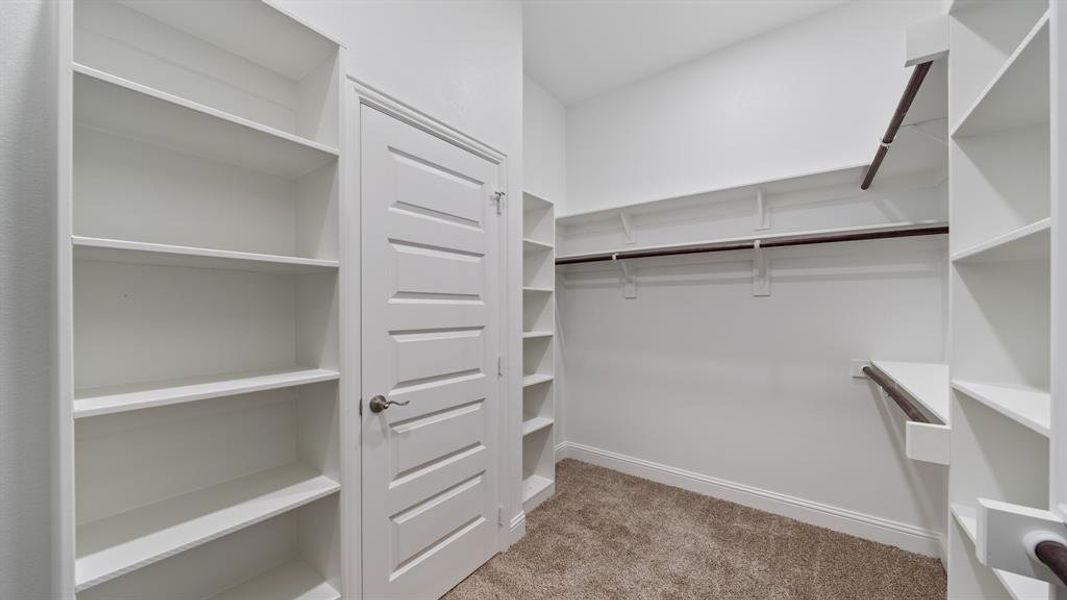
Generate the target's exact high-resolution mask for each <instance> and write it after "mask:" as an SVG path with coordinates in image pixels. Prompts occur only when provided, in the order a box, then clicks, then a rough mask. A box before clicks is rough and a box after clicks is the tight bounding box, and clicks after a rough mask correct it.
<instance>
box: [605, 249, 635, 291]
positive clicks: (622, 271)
mask: <svg viewBox="0 0 1067 600" xmlns="http://www.w3.org/2000/svg"><path fill="white" fill-rule="evenodd" d="M618 256H619V255H618V254H617V253H616V254H615V255H613V256H612V257H611V260H612V261H613V262H614V263H615V264H617V265H619V280H620V283H621V284H622V297H623V298H626V299H628V300H633V299H634V298H637V267H635V266H633V265H631V264H630V263H628V262H626V261H625V260H619V259H618Z"/></svg>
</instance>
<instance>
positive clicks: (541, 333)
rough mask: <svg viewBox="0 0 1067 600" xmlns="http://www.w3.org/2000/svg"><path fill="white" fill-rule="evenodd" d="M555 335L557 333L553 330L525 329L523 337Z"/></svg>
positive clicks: (535, 337) (534, 337) (533, 337)
mask: <svg viewBox="0 0 1067 600" xmlns="http://www.w3.org/2000/svg"><path fill="white" fill-rule="evenodd" d="M553 335H555V334H554V333H553V332H551V331H524V332H522V339H524V340H530V339H537V338H549V337H552V336H553Z"/></svg>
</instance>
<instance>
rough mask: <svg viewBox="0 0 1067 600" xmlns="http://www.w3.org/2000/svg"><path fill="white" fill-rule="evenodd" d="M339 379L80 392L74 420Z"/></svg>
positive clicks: (243, 376) (262, 378) (301, 372)
mask: <svg viewBox="0 0 1067 600" xmlns="http://www.w3.org/2000/svg"><path fill="white" fill-rule="evenodd" d="M339 377H340V373H338V372H337V371H331V370H328V369H285V370H277V371H266V372H256V373H239V374H227V375H219V376H214V377H197V378H190V379H182V380H176V381H168V382H152V383H140V384H132V385H123V386H114V387H107V388H94V389H86V390H79V391H77V392H75V396H74V418H75V419H81V418H85V417H95V416H99V415H108V414H113V413H119V412H126V411H131V410H141V409H145V408H153V407H156V406H167V405H170V404H181V403H184V402H196V401H199V400H206V399H209V398H221V397H225V396H234V395H237V394H248V393H252V392H261V391H264V390H274V389H278V388H286V387H293V386H298V385H307V384H311V383H318V382H322V381H334V380H336V379H338V378H339Z"/></svg>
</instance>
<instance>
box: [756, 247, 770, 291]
mask: <svg viewBox="0 0 1067 600" xmlns="http://www.w3.org/2000/svg"><path fill="white" fill-rule="evenodd" d="M752 251H753V253H754V256H753V258H752V295H753V296H770V295H771V278H770V274H769V273H768V268H767V267H768V260H767V255H766V253H765V252H764V251H763V248H762V247H761V246H760V241H759V240H756V243H755V245H754V246H753V247H752Z"/></svg>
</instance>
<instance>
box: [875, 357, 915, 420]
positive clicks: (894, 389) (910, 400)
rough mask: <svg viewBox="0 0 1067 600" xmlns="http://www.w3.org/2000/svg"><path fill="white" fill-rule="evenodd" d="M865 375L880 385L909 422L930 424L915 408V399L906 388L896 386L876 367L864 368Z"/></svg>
mask: <svg viewBox="0 0 1067 600" xmlns="http://www.w3.org/2000/svg"><path fill="white" fill-rule="evenodd" d="M863 374H864V375H866V376H867V377H870V378H871V380H872V381H874V382H875V383H877V384H878V386H879V387H881V388H882V389H883V390H885V393H886V394H887V395H888V396H889V397H890V398H892V399H893V401H894V402H896V403H897V406H899V407H900V410H902V411H904V414H905V415H907V416H908V420H909V421H917V422H919V423H930V422H931V421H930V419H928V418H927V417H926V415H924V414H923V413H922V411H920V410H919V409H918V408H917V407H916V406H915V398H914V397H912V395H911V394H909V393H908V392H906V391H905V390H904V388H902V387H900V386H899V385H897V384H896V382H894V381H893V380H892V379H890V378H889V376H887V375H886V374H885V373H884V372H882V370H881V369H879V368H878V367H876V366H874V365H867V366H865V367H863Z"/></svg>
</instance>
